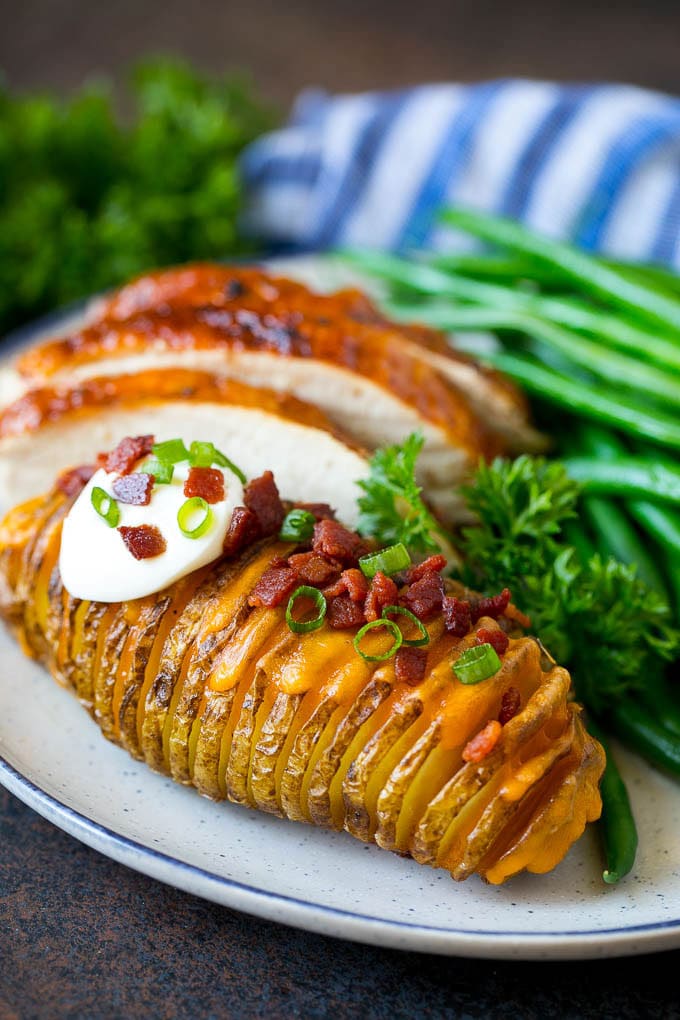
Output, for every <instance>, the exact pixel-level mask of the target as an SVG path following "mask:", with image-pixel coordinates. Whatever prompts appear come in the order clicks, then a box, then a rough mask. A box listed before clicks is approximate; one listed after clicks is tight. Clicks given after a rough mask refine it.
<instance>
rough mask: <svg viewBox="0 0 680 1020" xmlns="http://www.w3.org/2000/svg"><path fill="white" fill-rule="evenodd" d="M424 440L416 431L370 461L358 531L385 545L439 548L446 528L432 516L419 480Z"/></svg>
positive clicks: (363, 483)
mask: <svg viewBox="0 0 680 1020" xmlns="http://www.w3.org/2000/svg"><path fill="white" fill-rule="evenodd" d="M424 441H425V440H424V439H423V437H422V436H421V435H418V434H417V433H413V434H412V435H410V436H409V437H408V438H407V439H406V440H405V441H404V442H403V443H402V445H401V446H385V447H383V448H382V449H380V450H377V451H376V453H374V454H373V457H372V458H371V460H370V468H371V471H370V474H369V476H368V478H366V479H365V480H363V481H360V482H359V487H360V488H361V489H362V490H363V496H360V497H359V501H358V502H359V511H360V515H359V531H360V533H361V534H362V535H371V536H372V537H373V538H376V539H377V540H378V541H379V542H381V543H382V544H383V545H394V544H395V543H397V542H402V543H403V544H404V545H405V546H406V548H407V549H411V550H413V551H415V552H428V551H432V550H436V549H439V548H440V545H441V542H438V541H437V535H443V534H444V533H443V529H442V528H441V525H440V524H439V523H438V522H437V520H436V519H435V517H434V516H433V515H432V513H431V512H430V510H429V509H428V507H427V505H426V504H425V502H424V500H423V497H422V488H421V487H420V486H419V485H418V483H417V481H416V475H415V472H416V462H417V460H418V455H419V453H420V451H421V450H422V448H423V443H424Z"/></svg>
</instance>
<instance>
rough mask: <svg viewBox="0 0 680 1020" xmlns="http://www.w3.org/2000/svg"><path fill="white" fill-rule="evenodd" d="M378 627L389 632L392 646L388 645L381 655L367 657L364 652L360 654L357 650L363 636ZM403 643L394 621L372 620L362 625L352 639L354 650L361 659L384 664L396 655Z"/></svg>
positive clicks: (402, 637) (401, 635)
mask: <svg viewBox="0 0 680 1020" xmlns="http://www.w3.org/2000/svg"><path fill="white" fill-rule="evenodd" d="M378 627H384V628H385V630H387V631H389V632H390V634H391V635H392V636H393V637H394V644H392V645H390V647H389V648H388V649H387V651H386V652H383V653H382V654H381V655H368V654H367V653H366V652H362V651H361V649H360V648H359V645H360V644H361V642H362V640H363V638H364V636H365V635H366V634H368V632H369V630H375V629H376V628H378ZM403 642H404V636H403V634H402V633H401V631H400V630H399V628H398V627H397V625H396V623H395V622H394V620H372V621H371V622H370V623H366V624H364V626H363V627H362V628H361V630H360V631H359V633H358V634H357V635H356V637H355V638H354V650H355V651H356V652H358V654H359V655H360V656H361V658H362V659H364V660H365V661H366V662H385V661H386V660H387V659H391V658H392V656H393V655H396V654H397V652H398V651H399V649H400V648H401V646H402V644H403Z"/></svg>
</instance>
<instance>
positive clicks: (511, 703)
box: [498, 687, 522, 726]
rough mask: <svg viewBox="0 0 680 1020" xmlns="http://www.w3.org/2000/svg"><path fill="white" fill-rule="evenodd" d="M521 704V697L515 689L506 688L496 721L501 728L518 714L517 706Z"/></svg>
mask: <svg viewBox="0 0 680 1020" xmlns="http://www.w3.org/2000/svg"><path fill="white" fill-rule="evenodd" d="M521 703H522V697H521V695H520V693H519V691H518V690H517V688H516V687H508V689H507V691H505V693H504V694H503V697H502V698H501V710H500V712H499V713H498V721H499V723H500V724H501V726H505V724H506V723H508V722H510V720H511V719H514V717H515V716H516V715H517V713H518V712H519V706H520V705H521Z"/></svg>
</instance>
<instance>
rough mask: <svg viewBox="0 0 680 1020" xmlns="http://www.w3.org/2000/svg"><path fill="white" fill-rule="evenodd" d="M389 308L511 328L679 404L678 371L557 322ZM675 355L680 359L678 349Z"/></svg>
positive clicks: (478, 311) (471, 310) (430, 319)
mask: <svg viewBox="0 0 680 1020" xmlns="http://www.w3.org/2000/svg"><path fill="white" fill-rule="evenodd" d="M387 309H388V311H390V312H395V311H396V312H398V314H399V317H400V318H409V319H415V320H418V321H420V322H422V323H424V324H425V325H430V326H436V327H438V328H439V329H447V330H453V331H458V332H464V331H467V330H502V331H505V330H514V331H516V332H519V333H524V334H526V335H527V336H529V337H531V338H532V339H534V340H537V341H538V342H539V343H541V344H546V345H547V346H549V347H551V348H552V349H553V350H557V351H559V352H560V353H561V354H563V355H564V356H566V357H567V358H568V359H569V360H570V361H572V362H573V363H574V364H576V365H579V366H581V367H582V368H585V369H587V370H588V372H590V373H592V374H593V375H596V376H599V377H600V378H602V379H606V380H607V381H609V382H610V383H613V384H617V385H619V386H622V387H625V388H626V389H629V390H633V391H636V392H639V393H642V394H644V395H645V396H647V397H651V398H652V399H654V400H658V401H662V402H663V403H666V404H670V405H671V406H674V407H680V376H671V375H668V374H667V373H665V372H662V371H661V370H660V369H658V368H655V367H653V366H651V365H645V364H641V363H640V361H639V360H638V359H637V358H631V357H628V356H627V355H625V354H619V353H618V352H616V351H610V350H608V349H607V348H606V347H603V346H602V345H601V344H599V343H596V342H595V341H593V340H586V339H584V338H583V337H581V336H578V335H577V334H576V333H572V332H569V331H568V330H566V329H563V328H562V327H561V326H556V325H554V324H553V323H551V322H545V321H544V320H541V319H538V318H536V317H534V316H532V315H526V314H524V313H521V312H520V313H517V312H512V311H507V312H505V311H498V310H496V309H486V308H478V307H469V306H465V307H462V308H461V307H452V308H448V309H447V308H444V309H442V308H441V306H439V307H437V306H432V305H422V306H418V305H415V306H414V305H409V306H405V305H403V304H400V303H399V302H394V303H390V302H388V303H387ZM677 354H678V361H679V364H680V348H678V350H677Z"/></svg>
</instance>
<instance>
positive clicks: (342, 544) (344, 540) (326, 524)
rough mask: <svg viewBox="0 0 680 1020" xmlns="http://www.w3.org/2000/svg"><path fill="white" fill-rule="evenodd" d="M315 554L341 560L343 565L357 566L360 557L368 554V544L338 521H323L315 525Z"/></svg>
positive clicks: (313, 546)
mask: <svg viewBox="0 0 680 1020" xmlns="http://www.w3.org/2000/svg"><path fill="white" fill-rule="evenodd" d="M312 548H313V550H314V552H317V553H321V555H322V556H328V557H329V558H330V559H335V560H340V562H341V563H344V564H349V565H351V566H355V565H356V562H357V560H358V559H359V557H360V556H363V554H364V553H365V552H366V544H365V543H364V542H363V541H362V540H361V539H360V538H359V536H358V535H357V534H356V532H354V531H348V530H347V528H345V527H343V525H342V524H339V523H338V522H337V521H331V520H327V519H325V520H322V521H317V523H316V524H315V525H314V539H313V541H312Z"/></svg>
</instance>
